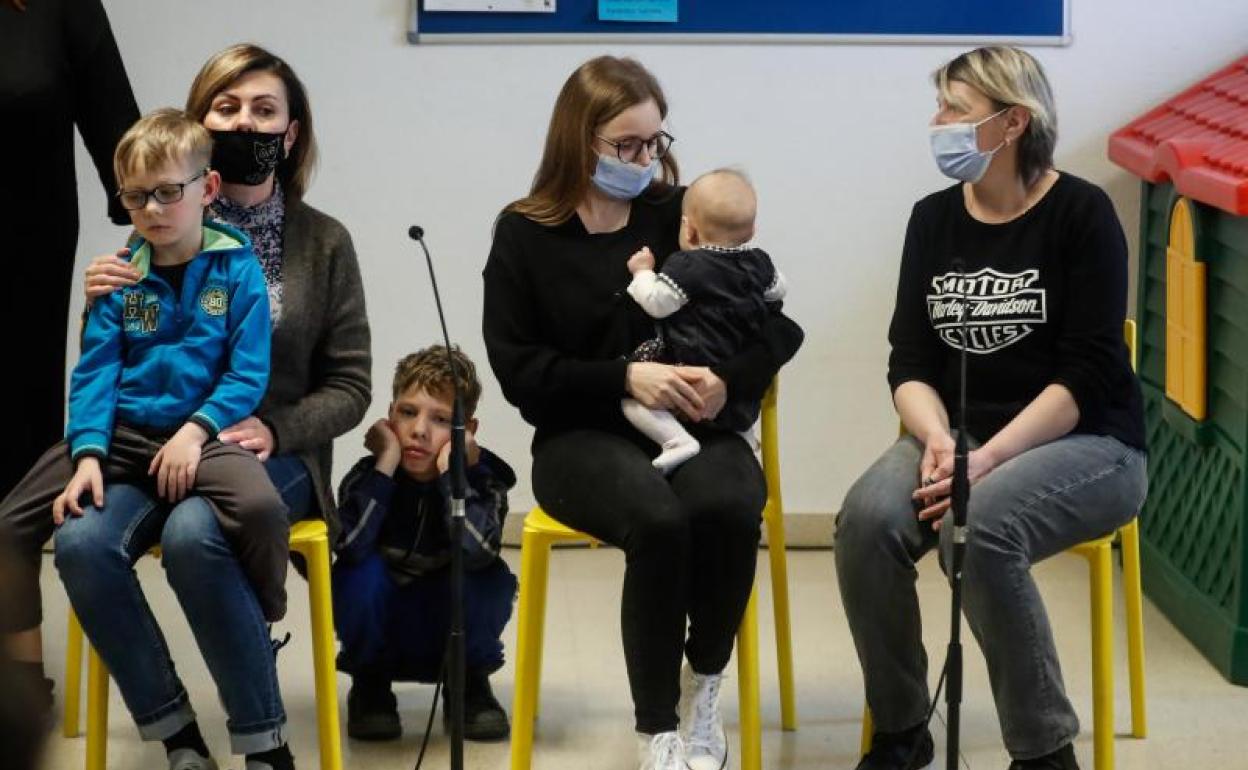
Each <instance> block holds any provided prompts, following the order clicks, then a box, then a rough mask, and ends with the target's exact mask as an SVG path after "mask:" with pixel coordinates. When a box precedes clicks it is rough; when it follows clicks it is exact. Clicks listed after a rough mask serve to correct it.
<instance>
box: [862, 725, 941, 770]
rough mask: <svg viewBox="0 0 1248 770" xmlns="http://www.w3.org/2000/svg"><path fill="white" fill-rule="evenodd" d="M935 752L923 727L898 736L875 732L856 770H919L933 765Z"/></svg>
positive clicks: (925, 728) (927, 732)
mask: <svg viewBox="0 0 1248 770" xmlns="http://www.w3.org/2000/svg"><path fill="white" fill-rule="evenodd" d="M934 754H935V749H934V747H933V745H932V734H931V732H929V731H928V729H927V725H926V724H920V725H917V726H915V727H912V728H910V729H909V730H903V731H901V732H899V733H875V734H874V735H872V736H871V750H870V751H868V752H867V755H866V756H865V757H863V758H862V760H861V761H860V762H859V763H858V768H857V770H919V769H920V768H925V767H928V766H929V765H931V764H932V759H933V755H934Z"/></svg>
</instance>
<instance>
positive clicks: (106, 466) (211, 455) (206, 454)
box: [0, 425, 290, 632]
mask: <svg viewBox="0 0 1248 770" xmlns="http://www.w3.org/2000/svg"><path fill="white" fill-rule="evenodd" d="M164 441H165V439H164V438H161V437H153V436H148V435H145V434H143V433H140V432H138V431H136V430H133V429H131V428H128V427H127V426H124V425H118V426H117V428H116V429H115V430H114V431H113V441H112V446H111V447H110V450H109V456H108V458H107V459H106V460H104V461H103V463H102V468H103V473H104V482H105V490H104V496H105V498H106V499H107V497H108V485H110V484H114V483H127V484H133V485H135V486H137V487H139V488H141V489H144V490H146V491H148V492H149V493H152V494H153V495H154V487H155V481H154V478H153V477H151V476H148V475H147V469H148V467H149V466H150V464H151V461H152V458H153V457H155V455H156V453H157V452H158V451H160V447H161V446H162V445H163V444H164ZM73 475H74V463H73V461H72V460H71V459H70V457H69V447H68V446H67V445H66V443H65V442H63V441H62V442H60V443H58V444H57V445H56V446H54V447H52V448H51V449H49V450H48V451H47V452H45V453H44V454H43V456H42V457H40V458H39V461H38V462H36V463H35V466H34V467H33V468H31V469H30V472H29V473H27V474H26V476H25V478H23V479H22V480H21V482H19V483H18V485H17V487H16V488H14V490H13V491H12V492H11V493H10V494H9V496H8V497H6V498H5V499H4V501H3V502H0V527H3V528H5V529H7V530H8V531H10V532H11V533H12V534H13V535H14V537H15V538H16V540H17V544H18V550H19V553H20V554H21V557H20V558H21V560H22V562H23V563H22V564H21V565H20V566H19V568H18V569H17V570H15V573H16V575H15V577H16V579H17V583H18V585H16V586H15V587H14V594H15V596H16V597H17V606H16V607H15V612H14V616H13V618H11V622H10V624H9V625H10V627H9V628H5V629H0V631H5V632H11V631H23V630H26V629H30V628H35V627H36V626H38V625H39V624H40V622H41V621H42V597H41V594H40V591H39V562H40V555H41V549H42V547H43V544H44V543H45V542H47V540H48V538H49V537H51V535H52V530H53V522H52V502H53V500H55V499H56V497H57V495H59V494H61V492H63V491H64V490H65V486H66V485H67V484H68V483H69V481H70V479H71V478H72V477H73ZM192 495H194V496H202V497H204V498H206V499H207V500H208V501H209V502H210V503H211V504H212V509H213V512H214V513H215V514H216V517H217V521H218V523H219V524H220V526H221V530H222V532H223V533H224V534H225V536H226V538H227V540H228V541H229V543H230V545H231V547H232V548H233V549H234V552H235V554H236V555H237V557H238V560H239V563H240V564H241V565H242V568H243V572H244V574H245V575H246V576H247V578H248V580H249V582H250V583H251V585H252V587H253V588H254V589H255V591H256V596H257V597H258V598H259V600H260V606H261V608H262V610H263V612H264V616H265V618H266V619H268V620H269V621H276V620H280V619H281V618H282V616H284V615H285V614H286V563H287V560H288V558H287V557H288V554H289V549H290V543H289V537H290V534H289V533H290V526H289V524H288V523H287V521H286V506H285V504H284V503H283V502H282V499H281V497H279V496H278V493H277V490H275V489H274V488H273V484H272V482H270V481H269V476H268V474H267V473H265V470H264V466H263V465H261V464H260V463H259V461H257V460H256V456H255V455H254V454H252V453H251V452H249V451H247V450H245V449H242V448H241V447H239V446H238V445H236V444H222V443H221V442H220V441H217V440H215V439H214V440H211V441H209V442H208V443H207V444H205V445H204V449H203V453H202V455H201V456H200V461H199V468H198V470H197V471H196V474H195V484H194V486H193V487H192V491H191V494H190V495H188V497H189V496H192ZM84 500H86V498H84ZM88 502H89V501H88Z"/></svg>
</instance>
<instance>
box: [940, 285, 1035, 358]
mask: <svg viewBox="0 0 1248 770" xmlns="http://www.w3.org/2000/svg"><path fill="white" fill-rule="evenodd" d="M1039 280H1040V271H1039V270H1037V269H1035V268H1032V269H1030V270H1024V271H1022V272H1021V273H1002V272H1000V271H997V270H993V269H992V268H990V267H986V268H984V269H983V270H979V271H976V272H974V273H956V272H949V273H943V274H941V275H937V276H933V277H932V284H931V291H930V293H928V295H927V316H928V318H930V319H931V321H932V327H933V328H934V329H935V330H936V333H937V334H939V335H940V338H941V339H942V340H944V341H945V344H947V345H949V346H950V347H952V348H953V349H955V350H961V349H962V312H963V306H964V305H965V306H966V307H967V308H968V314H967V317H966V336H967V341H966V349H967V351H969V352H971V353H994V352H996V351H998V350H1000V349H1002V348H1004V347H1007V346H1009V345H1013V344H1014V343H1015V342H1018V341H1019V340H1021V339H1022V338H1023V337H1026V336H1027V335H1028V334H1031V332H1032V331H1033V330H1034V329H1035V327H1036V325H1037V324H1042V323H1044V322H1045V320H1046V318H1047V315H1046V312H1045V292H1044V289H1042V288H1037V287H1036V284H1037V283H1038V282H1039Z"/></svg>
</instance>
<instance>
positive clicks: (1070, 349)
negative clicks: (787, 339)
mask: <svg viewBox="0 0 1248 770" xmlns="http://www.w3.org/2000/svg"><path fill="white" fill-rule="evenodd" d="M934 80H935V82H936V85H937V88H938V90H939V94H940V98H939V105H940V107H939V111H938V112H937V113H936V116H935V117H934V118H933V121H932V128H931V141H932V149H933V154H934V157H935V159H936V162H937V164H938V165H939V166H940V168H941V170H942V171H943V172H945V173H946V174H947V175H948V176H950V177H952V178H954V179H957V180H959V184H957V185H955V186H953V187H950V188H948V189H945V190H942V191H940V192H937V193H934V194H932V195H930V196H928V197H927V198H924V199H923V200H921V201H919V203H918V204H916V205H915V207H914V211H913V212H912V214H911V217H910V223H909V226H908V228H907V231H906V239H905V246H904V250H903V253H902V263H901V274H900V278H899V282H898V289H897V301H896V306H895V309H894V312H893V320H892V325H891V327H890V329H889V342H890V343H891V345H892V352H891V355H890V356H889V371H888V381H889V385H890V387H891V389H892V393H893V401H894V404H895V406H896V408H897V413H898V414H899V415H900V417H901V421H902V423H903V425H904V427H905V435H904V436H903V437H902V438H900V439H899V440H898V441H897V442H896V443H895V444H894V445H893V446H892V447H891V448H890V449H888V451H886V452H885V453H884V454H883V456H881V457H880V458H879V459H878V460H877V461H876V462H875V464H874V465H872V466H871V467H870V468H869V469H868V470H867V472H866V473H865V474H863V476H861V477H860V478H859V479H858V481H857V482H856V483H855V484H854V485H853V487H852V488H851V489H850V491H849V493H848V495H847V496H846V499H845V502H844V505H843V506H842V509H841V514H840V518H839V522H838V528H837V535H836V549H835V550H836V566H837V574H838V577H839V583H840V589H841V595H842V598H843V601H844V604H845V610H846V614H847V615H848V618H849V623H850V628H851V630H852V632H853V636H854V642H855V646H856V648H857V650H858V656H859V659H860V661H861V663H862V669H863V674H864V679H865V686H866V695H867V703H868V704H869V706H870V708H871V712H872V715H873V717H874V720H875V729H876V734H875V736H874V742H873V743H874V745H873V749H872V752H871V753H870V754H869V755H868V757H867V758H865V759H864V765H865V766H866V767H870V768H897V769H898V770H902V768H908V767H923V766H925V765H926V764H927V763H928V762H930V759H931V756H932V741H931V736H930V733H929V732H928V730H927V728H926V725H925V724H924V718H925V716H926V711H927V707H928V703H929V692H928V688H927V659H926V656H925V654H924V650H923V644H922V639H921V634H920V620H919V610H918V600H917V597H916V594H915V579H916V575H917V573H916V571H915V563H916V562H917V561H918V559H919V558H921V557H922V556H923V555H925V554H926V553H927V552H928V551H930V550H932V549H934V548H936V547H937V546H938V545H939V546H940V547H941V549H942V553H944V554H945V556H946V557H947V556H948V548H949V547H950V543H951V540H952V537H951V534H952V529H953V527H952V522H951V521H949V520H948V518H947V516H946V514H947V513H948V511H949V494H950V490H951V483H952V481H951V475H952V471H953V449H954V435H955V433H956V428H957V426H958V425H959V424H960V423H961V417H962V415H961V414H960V410H959V403H960V402H959V392H960V390H959V388H960V369H961V367H960V358H961V354H962V353H961V351H962V348H963V346H965V348H966V351H967V401H966V403H967V413H966V420H965V425H966V429H967V433H968V439H969V443H970V447H971V452H970V454H969V460H968V467H969V476H970V481H971V483H972V485H973V487H972V489H971V494H970V505H969V510H968V513H969V515H968V530H967V532H968V542H967V546H966V553H965V562H964V569H963V581H964V602H965V613H966V617H967V619H968V620H969V622H970V628H971V630H972V632H973V633H974V634H975V638H976V639H977V641H978V642H979V645H980V647H981V648H982V649H983V651H984V655H985V657H986V658H987V663H988V671H989V677H990V680H991V683H992V690H993V696H994V699H995V701H996V706H997V713H998V717H999V719H1000V723H1001V730H1002V733H1003V737H1004V741H1005V746H1006V749H1007V750H1008V751H1009V753H1010V755H1011V757H1012V758H1013V761H1014V763H1013V764H1011V765H1010V767H1011V768H1020V769H1021V768H1076V767H1078V765H1077V764H1076V761H1075V757H1074V753H1073V750H1072V749H1071V741H1072V740H1073V739H1074V737H1075V736H1076V735H1077V734H1078V732H1079V721H1078V718H1077V717H1076V715H1075V712H1074V709H1073V708H1072V706H1071V704H1070V701H1069V700H1068V699H1067V697H1066V695H1065V691H1064V687H1063V684H1062V676H1061V669H1060V666H1059V663H1058V659H1057V652H1056V650H1055V648H1054V644H1053V637H1052V633H1051V631H1050V628H1049V622H1048V617H1047V615H1046V613H1045V610H1044V605H1043V602H1042V601H1041V598H1040V594H1039V592H1038V591H1037V589H1036V585H1035V582H1034V581H1033V579H1032V576H1031V573H1030V568H1031V565H1032V564H1034V563H1035V562H1037V561H1040V560H1042V559H1045V558H1047V557H1049V556H1052V555H1053V554H1056V553H1059V552H1061V551H1063V550H1065V549H1067V548H1069V547H1071V546H1073V545H1076V544H1078V543H1080V542H1083V541H1085V540H1089V539H1092V538H1094V537H1098V536H1101V535H1104V534H1107V533H1109V532H1112V531H1114V530H1115V529H1116V528H1117V527H1119V526H1121V525H1122V524H1125V523H1126V522H1127V521H1129V520H1130V519H1131V518H1132V517H1133V516H1135V515H1136V513H1137V512H1138V511H1139V508H1140V505H1141V504H1142V502H1143V499H1144V494H1145V489H1146V486H1147V481H1146V475H1145V454H1144V430H1143V417H1142V412H1141V406H1140V404H1141V401H1140V393H1139V388H1138V385H1137V384H1136V382H1135V379H1134V376H1133V374H1132V371H1131V364H1130V361H1129V356H1128V352H1127V348H1126V346H1125V343H1124V342H1123V336H1122V328H1123V319H1124V316H1125V312H1126V294H1127V248H1126V242H1125V240H1124V238H1123V234H1122V228H1121V226H1120V225H1119V223H1118V219H1117V217H1116V216H1115V214H1114V210H1113V206H1112V205H1111V203H1110V201H1109V198H1108V197H1107V196H1106V195H1105V193H1104V192H1102V191H1101V190H1100V189H1099V188H1098V187H1096V186H1095V185H1093V184H1090V183H1089V182H1086V181H1083V180H1081V179H1079V178H1077V177H1075V176H1072V175H1070V174H1067V173H1065V172H1058V171H1057V170H1056V169H1054V168H1053V147H1054V144H1055V141H1056V114H1055V110H1054V107H1053V100H1052V95H1051V92H1050V89H1049V86H1048V82H1047V80H1046V79H1045V76H1044V73H1043V71H1042V70H1041V68H1040V66H1039V64H1038V63H1037V62H1036V61H1035V60H1034V59H1033V58H1032V57H1031V56H1030V55H1028V54H1026V53H1024V52H1022V51H1019V50H1017V49H1013V48H1001V47H998V48H984V49H978V50H975V51H971V52H969V53H966V54H963V55H962V56H959V57H958V58H956V59H954V60H953V61H952V62H950V63H949V64H947V65H945V66H944V67H942V68H941V69H940V70H938V71H937V72H936V74H935V77H934ZM963 312H965V313H966V314H967V315H966V318H965V325H963V318H962V314H963ZM942 522H943V523H944V525H945V526H942ZM946 562H947V559H942V563H946Z"/></svg>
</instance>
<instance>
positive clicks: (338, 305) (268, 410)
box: [256, 200, 372, 543]
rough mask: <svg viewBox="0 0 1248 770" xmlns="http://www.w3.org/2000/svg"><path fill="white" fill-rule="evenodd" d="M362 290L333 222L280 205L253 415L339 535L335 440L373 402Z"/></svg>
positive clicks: (345, 240)
mask: <svg viewBox="0 0 1248 770" xmlns="http://www.w3.org/2000/svg"><path fill="white" fill-rule="evenodd" d="M371 373H372V354H371V352H370V338H369V329H368V314H367V312H366V311H365V308H364V286H363V284H362V283H361V281H360V266H359V263H358V262H357V261H356V258H355V247H354V246H352V244H351V236H350V234H349V233H348V232H347V230H346V228H345V227H343V226H342V225H341V224H340V223H339V222H338V221H337V220H336V219H334V218H333V217H330V216H328V215H326V214H323V213H322V212H320V211H317V210H316V209H314V208H312V207H311V206H309V205H307V204H306V203H303V202H301V201H294V200H288V201H287V202H286V221H285V226H284V229H283V232H282V315H281V318H280V319H279V321H278V323H277V326H276V327H275V328H274V329H273V345H272V364H271V367H270V375H269V390H268V392H267V393H266V394H265V397H264V401H263V402H261V404H260V408H259V410H257V413H256V415H257V416H258V417H259V418H260V419H261V420H263V421H264V423H265V424H267V425H268V426H269V428H270V429H271V430H272V431H273V434H274V436H275V437H276V439H277V450H276V451H277V452H281V453H294V454H297V455H298V456H299V458H300V459H302V460H303V463H304V465H306V466H307V469H308V473H309V474H310V475H311V478H312V485H313V489H314V490H315V493H316V506H317V510H315V511H307V512H305V513H306V515H314V514H319V515H320V516H322V517H324V518H325V521H326V522H327V523H328V524H329V529H330V542H331V543H332V542H334V540H336V539H337V535H338V515H337V508H336V506H335V505H334V496H333V490H332V488H331V486H330V466H331V464H332V461H333V446H334V439H335V438H337V437H338V436H341V435H342V434H343V433H346V432H347V431H349V430H351V429H352V428H354V427H355V426H356V425H358V424H359V422H360V420H362V419H364V413H365V411H367V409H368V405H369V401H370V400H371V398H372V383H371Z"/></svg>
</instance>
